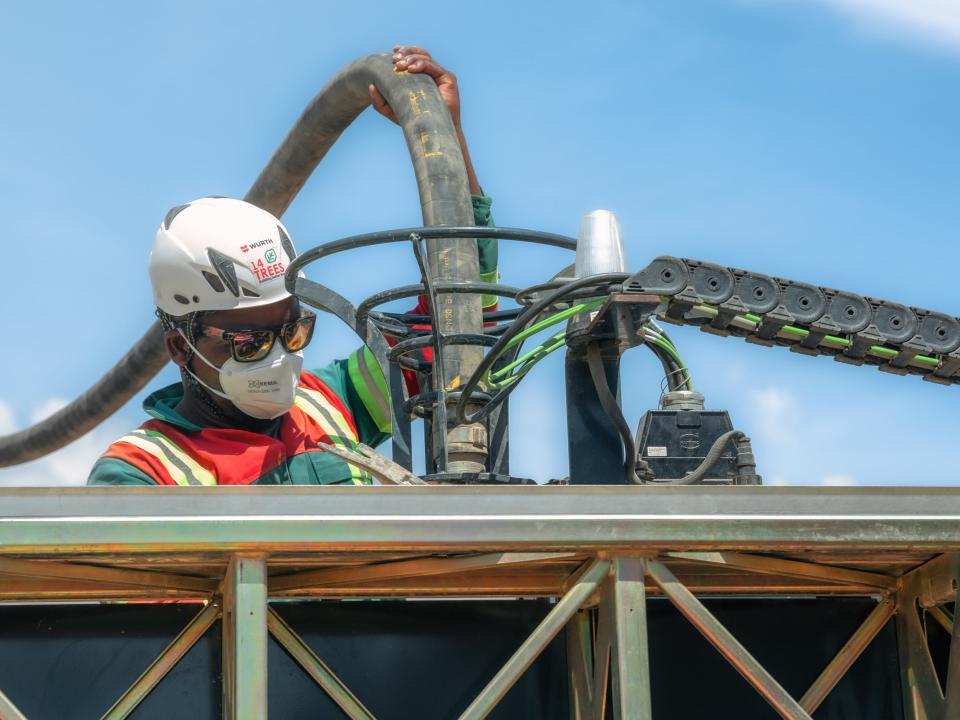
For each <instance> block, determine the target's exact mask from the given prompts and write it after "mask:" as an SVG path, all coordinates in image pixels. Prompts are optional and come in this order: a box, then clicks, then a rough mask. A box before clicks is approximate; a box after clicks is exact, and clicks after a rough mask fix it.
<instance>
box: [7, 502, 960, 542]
mask: <svg viewBox="0 0 960 720" xmlns="http://www.w3.org/2000/svg"><path fill="white" fill-rule="evenodd" d="M280 490H282V492H281V491H280ZM0 508H2V511H0V512H2V517H0V554H30V553H34V554H37V553H39V554H44V555H46V556H48V557H52V556H55V555H58V554H61V555H62V554H68V553H76V552H83V553H86V554H90V553H120V552H151V551H162V552H174V551H188V550H196V549H204V550H208V551H209V550H220V551H235V550H251V549H256V550H262V551H267V552H275V551H283V550H289V549H292V548H297V549H299V550H319V549H323V550H334V549H353V550H372V549H377V550H403V551H409V552H431V551H433V552H444V551H445V552H451V551H471V550H479V551H487V552H491V551H497V550H510V549H522V548H523V547H527V548H530V549H534V548H536V549H537V550H542V551H553V550H577V549H601V548H610V549H618V548H619V549H624V548H626V549H634V550H636V549H642V548H655V549H657V550H660V551H669V550H678V551H680V550H690V549H697V548H704V549H711V550H716V549H738V550H746V551H758V550H777V551H796V550H804V549H814V548H816V549H829V548H844V549H846V550H851V549H858V548H859V549H903V548H911V549H914V550H918V549H924V548H929V549H933V550H937V551H945V550H949V549H960V488H919V489H918V488H819V487H818V488H780V487H777V488H766V487H724V488H702V487H689V488H688V487H663V488H662V487H655V488H646V487H623V486H621V487H598V486H590V487H588V488H587V487H584V486H569V487H562V486H559V487H510V488H498V487H482V486H473V487H446V486H443V487H441V486H427V487H399V486H398V487H349V488H347V487H329V486H327V487H311V488H282V489H276V488H273V489H264V488H256V487H250V488H247V487H244V488H225V487H217V488H178V489H177V492H176V493H170V492H164V491H163V489H162V488H76V489H57V490H55V491H52V490H49V489H41V490H38V489H33V488H22V489H20V488H18V489H16V490H10V489H5V490H3V491H0ZM265 508H269V512H265V511H264V509H265ZM825 508H826V511H825ZM145 509H149V514H145Z"/></svg>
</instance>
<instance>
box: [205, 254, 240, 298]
mask: <svg viewBox="0 0 960 720" xmlns="http://www.w3.org/2000/svg"><path fill="white" fill-rule="evenodd" d="M207 257H209V258H210V264H211V265H213V268H214V270H216V271H217V275H219V276H220V279H221V280H223V284H224V285H226V286H227V289H228V290H229V291H230V292H231V293H233V296H234V297H240V283H239V282H238V281H237V271H236V270H235V269H234V267H233V260H231V259H230V258H228V257H227V256H226V255H224V254H223V253H222V252H220V251H219V250H214V249H213V248H209V249H208V250H207Z"/></svg>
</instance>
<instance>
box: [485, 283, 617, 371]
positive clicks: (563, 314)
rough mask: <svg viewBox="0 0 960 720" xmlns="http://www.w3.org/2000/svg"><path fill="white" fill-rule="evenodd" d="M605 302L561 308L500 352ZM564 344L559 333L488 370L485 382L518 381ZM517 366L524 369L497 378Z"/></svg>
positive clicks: (529, 328)
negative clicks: (503, 364) (522, 354)
mask: <svg viewBox="0 0 960 720" xmlns="http://www.w3.org/2000/svg"><path fill="white" fill-rule="evenodd" d="M604 302H605V300H603V299H600V300H591V301H590V302H584V303H578V304H576V305H573V306H571V307H569V308H567V309H566V310H561V311H560V312H557V313H554V314H553V315H550V316H549V317H547V318H544V319H543V320H540V321H539V322H536V323H534V324H533V325H531V326H530V327H528V328H525V329H524V330H521V331H520V332H519V333H517V335H516V337H513V338H511V339H510V342H508V343H507V344H506V345H505V346H504V348H503V351H502V352H501V353H500V354H501V355H502V354H503V353H504V352H506V351H507V350H509V349H510V348H512V347H514V346H516V345H518V344H520V343H522V342H523V341H524V340H526V339H527V338H528V337H530V336H531V335H535V334H537V333H538V332H540V331H542V330H545V329H547V328H549V327H552V326H553V325H556V324H557V323H559V322H563V321H564V320H566V319H567V318H570V317H572V316H574V315H578V314H580V313H583V312H589V311H590V310H595V309H596V308H598V307H600V306H601V305H603V303H604ZM562 335H563V338H565V337H566V333H563V334H562ZM562 346H563V342H562V339H561V337H560V335H559V334H558V335H554V336H553V337H552V338H550V340H548V341H547V342H546V343H541V344H540V345H538V346H537V347H535V348H534V349H533V350H531V351H530V352H529V353H527V354H525V355H524V356H523V357H522V358H518V359H517V360H514V361H513V362H512V363H510V364H509V365H507V366H506V367H504V368H501V369H500V370H497V371H496V372H491V371H489V370H488V371H487V372H486V374H485V375H484V377H483V382H484V383H486V384H487V385H488V386H489V387H492V388H495V389H496V388H501V387H505V386H506V385H510V384H512V383H514V382H516V381H517V380H519V379H520V378H522V377H523V376H524V375H526V374H527V373H528V372H530V369H531V368H532V367H533V366H534V365H536V364H537V363H538V362H540V361H541V360H543V358H545V357H546V356H547V355H549V354H550V353H552V352H554V351H555V350H557V349H558V348H560V347H562ZM498 357H499V355H498ZM496 360H497V358H494V360H493V361H494V362H496ZM523 363H526V364H523ZM517 366H522V369H521V371H520V372H518V373H515V374H513V375H511V376H509V377H508V378H506V379H505V380H503V381H498V380H497V378H499V377H501V376H502V375H503V374H504V373H506V372H509V370H510V369H512V368H515V367H517Z"/></svg>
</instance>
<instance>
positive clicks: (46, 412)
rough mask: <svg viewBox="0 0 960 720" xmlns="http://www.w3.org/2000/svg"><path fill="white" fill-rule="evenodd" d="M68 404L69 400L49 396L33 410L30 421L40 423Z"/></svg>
mask: <svg viewBox="0 0 960 720" xmlns="http://www.w3.org/2000/svg"><path fill="white" fill-rule="evenodd" d="M66 406H67V401H66V400H63V399H61V398H49V399H48V400H44V401H43V402H42V403H40V404H39V405H38V406H37V407H36V408H34V410H33V412H31V413H30V422H31V423H38V422H40V421H41V420H45V419H47V418H48V417H50V416H51V415H53V414H54V413H55V412H57V410H60V409H62V408H64V407H66Z"/></svg>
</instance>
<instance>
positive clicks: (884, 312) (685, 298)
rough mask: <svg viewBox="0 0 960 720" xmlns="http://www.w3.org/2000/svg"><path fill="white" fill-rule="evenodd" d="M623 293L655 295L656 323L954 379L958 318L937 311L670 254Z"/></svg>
mask: <svg viewBox="0 0 960 720" xmlns="http://www.w3.org/2000/svg"><path fill="white" fill-rule="evenodd" d="M623 292H624V293H625V294H628V295H631V294H655V295H659V296H660V297H661V299H662V304H661V306H660V308H659V309H658V311H657V317H658V318H659V319H661V320H663V321H664V322H670V323H673V324H676V325H695V326H697V327H699V328H700V329H701V330H703V331H704V332H709V333H713V334H715V335H723V336H727V335H735V336H738V337H742V338H744V339H745V340H747V342H751V343H755V344H758V345H766V346H772V345H782V346H785V347H788V348H790V349H791V350H792V351H794V352H799V353H804V354H807V355H830V356H832V357H833V358H834V359H835V360H838V361H840V362H845V363H849V364H854V365H863V364H869V365H876V366H877V367H878V369H880V370H883V371H885V372H890V373H895V374H897V375H907V374H911V375H920V376H921V377H922V378H923V379H924V380H928V381H930V382H936V383H940V384H944V385H952V384H956V383H958V382H960V319H958V318H956V317H951V316H949V315H945V314H943V313H938V312H933V311H931V310H925V309H923V308H916V307H909V306H907V305H901V304H899V303H894V302H889V301H886V300H879V299H877V298H872V297H868V296H862V295H858V294H856V293H850V292H845V291H841V290H836V289H833V288H824V287H818V286H815V285H810V284H808V283H802V282H796V281H794V280H787V279H784V278H779V277H771V276H768V275H763V274H761V273H755V272H751V271H748V270H740V269H738V268H728V267H723V266H720V265H714V264H712V263H707V262H703V261H701V260H692V259H689V258H676V257H670V256H661V257H658V258H655V259H654V260H653V262H651V263H650V264H649V265H648V266H647V267H645V268H644V269H643V270H640V271H639V272H637V273H635V274H634V275H632V276H630V277H629V278H628V279H627V280H626V281H625V282H624V284H623Z"/></svg>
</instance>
